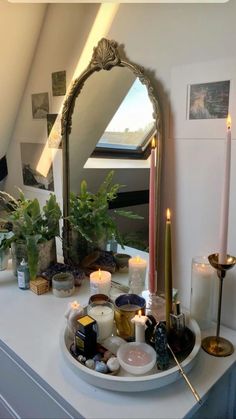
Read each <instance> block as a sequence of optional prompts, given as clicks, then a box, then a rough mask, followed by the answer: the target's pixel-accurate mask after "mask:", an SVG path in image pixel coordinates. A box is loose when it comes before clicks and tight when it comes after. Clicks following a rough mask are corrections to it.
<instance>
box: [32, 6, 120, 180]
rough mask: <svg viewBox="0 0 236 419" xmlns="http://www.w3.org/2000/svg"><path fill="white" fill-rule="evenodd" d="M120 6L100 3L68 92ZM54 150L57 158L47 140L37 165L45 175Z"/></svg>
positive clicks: (56, 123) (57, 122)
mask: <svg viewBox="0 0 236 419" xmlns="http://www.w3.org/2000/svg"><path fill="white" fill-rule="evenodd" d="M119 7H120V5H119V3H102V4H101V5H100V7H99V10H98V13H97V15H96V18H95V20H94V23H93V26H92V28H91V31H90V33H89V35H88V38H87V41H86V43H85V46H84V48H83V51H82V53H81V55H80V58H79V61H78V64H77V66H76V69H75V72H74V75H73V78H72V80H71V83H70V84H69V86H68V89H67V92H69V91H70V88H71V86H72V83H73V81H74V80H75V79H76V78H77V77H78V76H79V75H80V74H81V73H82V71H83V70H84V69H85V68H86V66H87V65H88V64H89V61H90V60H91V57H92V53H93V48H94V47H95V46H96V45H97V43H98V41H99V40H100V39H101V38H103V37H105V36H106V35H107V33H108V32H109V30H110V28H111V25H112V22H113V20H114V18H115V16H116V14H117V11H118V9H119ZM62 108H63V102H62V104H61V108H60V110H59V111H58V117H57V119H56V121H55V122H54V126H59V127H60V119H61V113H62ZM52 130H53V128H52ZM51 135H54V136H55V135H56V134H55V133H54V134H53V133H52V134H51ZM58 137H59V139H58V143H60V133H59V132H58ZM52 152H54V153H53V154H54V156H53V157H54V158H55V157H56V154H57V153H58V149H54V150H53V149H51V148H49V147H48V141H47V142H46V144H45V147H44V150H43V152H42V155H41V157H40V160H39V162H38V165H37V167H36V170H37V171H38V172H39V173H40V174H42V175H43V176H45V177H46V176H47V175H48V172H49V169H50V167H51V164H52Z"/></svg>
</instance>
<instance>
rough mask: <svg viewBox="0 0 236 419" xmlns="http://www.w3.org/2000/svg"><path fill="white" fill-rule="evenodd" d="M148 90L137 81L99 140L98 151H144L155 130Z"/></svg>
mask: <svg viewBox="0 0 236 419" xmlns="http://www.w3.org/2000/svg"><path fill="white" fill-rule="evenodd" d="M152 114H153V107H152V103H151V101H150V99H149V97H148V93H147V89H146V88H145V87H144V86H143V85H142V83H141V82H140V80H139V79H137V78H136V79H135V81H134V82H133V84H132V86H131V87H130V89H129V90H128V91H127V94H126V95H125V97H124V99H123V101H122V103H121V104H120V106H119V107H118V109H117V111H116V112H115V114H114V116H113V117H112V119H111V120H110V122H109V124H108V126H107V127H106V129H105V131H104V133H103V134H102V136H101V138H100V139H99V141H98V143H97V146H96V148H97V149H104V148H110V149H124V150H127V149H129V150H137V149H142V150H144V149H145V148H146V147H147V144H148V142H149V141H150V137H151V136H153V133H154V130H155V120H154V119H153V116H152Z"/></svg>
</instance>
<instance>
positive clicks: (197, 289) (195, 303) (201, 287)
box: [190, 256, 214, 330]
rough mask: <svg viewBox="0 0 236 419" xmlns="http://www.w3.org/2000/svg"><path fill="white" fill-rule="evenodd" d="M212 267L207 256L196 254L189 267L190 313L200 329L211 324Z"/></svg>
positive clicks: (206, 327)
mask: <svg viewBox="0 0 236 419" xmlns="http://www.w3.org/2000/svg"><path fill="white" fill-rule="evenodd" d="M213 285H214V269H213V267H212V266H211V265H210V263H209V260H208V258H207V256H196V257H193V259H192V267H191V298H190V315H191V317H192V318H193V319H195V320H196V321H197V322H198V325H199V327H200V329H201V330H205V329H208V328H209V327H211V325H212V308H213V307H212V303H213Z"/></svg>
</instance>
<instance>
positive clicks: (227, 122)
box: [226, 114, 231, 129]
mask: <svg viewBox="0 0 236 419" xmlns="http://www.w3.org/2000/svg"><path fill="white" fill-rule="evenodd" d="M226 124H227V128H228V129H231V116H230V114H229V115H228V117H227V121H226Z"/></svg>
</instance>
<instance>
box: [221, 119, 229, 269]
mask: <svg viewBox="0 0 236 419" xmlns="http://www.w3.org/2000/svg"><path fill="white" fill-rule="evenodd" d="M230 160H231V118H230V115H228V118H227V135H226V147H225V163H224V164H225V166H224V177H223V189H222V200H221V220H220V246H219V263H225V262H226V259H227V240H228V219H229V191H230Z"/></svg>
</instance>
